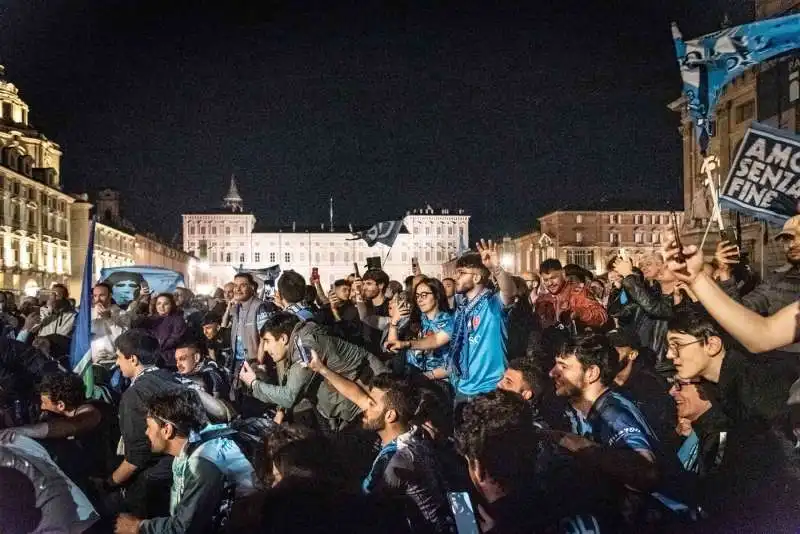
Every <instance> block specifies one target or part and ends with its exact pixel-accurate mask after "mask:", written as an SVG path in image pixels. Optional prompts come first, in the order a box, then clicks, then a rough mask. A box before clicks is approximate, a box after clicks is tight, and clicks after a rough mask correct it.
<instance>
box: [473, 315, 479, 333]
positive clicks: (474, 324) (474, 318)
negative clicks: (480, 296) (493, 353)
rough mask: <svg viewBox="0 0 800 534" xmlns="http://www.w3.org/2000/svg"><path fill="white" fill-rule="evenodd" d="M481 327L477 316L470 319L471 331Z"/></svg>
mask: <svg viewBox="0 0 800 534" xmlns="http://www.w3.org/2000/svg"><path fill="white" fill-rule="evenodd" d="M480 325H481V318H480V317H478V316H477V315H476V316H475V317H473V318H472V329H473V330H477V329H478V327H479V326H480Z"/></svg>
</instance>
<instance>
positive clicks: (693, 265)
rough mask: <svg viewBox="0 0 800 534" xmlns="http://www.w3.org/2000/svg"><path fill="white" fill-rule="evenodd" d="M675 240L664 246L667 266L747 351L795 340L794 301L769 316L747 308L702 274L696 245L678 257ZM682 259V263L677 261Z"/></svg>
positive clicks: (797, 311) (798, 309)
mask: <svg viewBox="0 0 800 534" xmlns="http://www.w3.org/2000/svg"><path fill="white" fill-rule="evenodd" d="M678 256H679V254H678V247H677V246H676V245H675V241H674V239H671V240H670V241H669V242H668V243H667V244H666V245H665V246H664V257H665V258H666V259H667V267H668V268H669V269H670V270H671V271H672V272H673V273H675V276H676V277H677V278H678V279H679V280H682V281H684V282H686V284H687V285H688V286H689V287H690V288H691V289H692V291H694V293H695V295H697V298H698V300H699V301H700V303H701V304H702V305H703V306H704V307H705V309H706V310H707V311H708V313H710V314H711V316H712V317H714V319H716V320H717V322H718V323H719V324H720V326H722V328H724V329H725V330H726V331H727V332H728V333H729V334H731V335H732V336H733V337H734V338H736V339H737V340H738V341H739V342H740V343H741V344H742V345H744V346H745V347H746V348H747V350H749V351H750V352H766V351H768V350H774V349H779V348H781V347H785V346H786V345H790V344H792V343H794V342H795V341H797V338H798V335H797V334H798V332H797V330H798V328H797V326H798V314H800V306H798V303H797V302H794V303H792V304H790V305H788V306H786V307H785V308H783V309H782V310H779V311H778V312H777V313H775V314H773V315H770V316H769V317H762V316H761V315H759V314H758V313H756V312H754V311H752V310H749V309H747V308H746V307H744V306H742V305H741V304H739V303H738V302H736V301H735V300H733V299H732V298H730V297H729V296H728V295H727V294H726V293H725V291H723V290H722V288H720V287H719V286H718V285H717V284H716V283H715V282H714V281H713V280H712V279H711V278H709V277H708V276H707V275H706V274H705V273H703V272H702V271H703V254H702V252H701V251H699V250H698V249H697V247H696V246H694V245H691V246H688V247H684V248H683V258H679V257H678ZM679 260H684V261H679Z"/></svg>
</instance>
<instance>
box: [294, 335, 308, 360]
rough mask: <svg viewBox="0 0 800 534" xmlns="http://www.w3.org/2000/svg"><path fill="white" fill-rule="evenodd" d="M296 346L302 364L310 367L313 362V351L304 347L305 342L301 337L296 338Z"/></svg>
mask: <svg viewBox="0 0 800 534" xmlns="http://www.w3.org/2000/svg"><path fill="white" fill-rule="evenodd" d="M294 346H295V347H297V352H298V354H299V355H300V362H301V363H303V364H305V365H308V362H310V361H311V351H309V350H308V348H307V347H306V346H305V345H303V341H302V340H301V339H300V337H297V338H295V340H294Z"/></svg>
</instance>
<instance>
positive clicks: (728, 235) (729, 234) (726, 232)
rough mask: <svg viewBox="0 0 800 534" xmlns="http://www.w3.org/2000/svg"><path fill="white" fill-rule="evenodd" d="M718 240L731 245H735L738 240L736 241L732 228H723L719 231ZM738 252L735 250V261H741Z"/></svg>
mask: <svg viewBox="0 0 800 534" xmlns="http://www.w3.org/2000/svg"><path fill="white" fill-rule="evenodd" d="M719 238H720V240H722V241H727V242H728V243H730V244H731V245H736V244H737V243H738V240H737V239H736V232H735V231H734V230H733V228H723V229H722V230H720V231H719ZM738 252H739V251H738V250H737V254H736V259H737V260H738V259H741V257H740V255H739V253H738Z"/></svg>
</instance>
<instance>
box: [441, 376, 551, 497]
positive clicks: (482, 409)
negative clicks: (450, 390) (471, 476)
mask: <svg viewBox="0 0 800 534" xmlns="http://www.w3.org/2000/svg"><path fill="white" fill-rule="evenodd" d="M532 420H533V414H532V412H531V407H530V405H529V404H528V403H526V402H525V401H524V400H522V398H520V397H519V396H518V395H515V394H513V393H510V392H507V391H501V390H497V391H492V392H490V393H486V394H484V395H481V396H479V397H477V398H476V399H475V400H474V401H473V402H471V403H469V404H467V405H465V407H464V409H463V411H462V413H461V424H460V425H459V426H458V428H457V429H456V433H455V438H456V443H457V446H458V450H459V452H460V453H461V454H462V455H463V456H465V457H466V458H467V459H468V460H470V461H477V462H480V465H481V467H482V469H483V470H484V471H485V472H486V473H487V475H488V476H489V477H491V478H492V479H493V480H494V481H496V482H497V483H498V484H500V485H501V486H502V487H503V488H505V489H511V488H517V487H519V486H521V485H523V484H524V483H526V481H529V480H531V477H533V473H534V472H535V469H536V459H537V451H538V442H539V437H538V436H537V434H536V431H535V429H534V427H533V424H532Z"/></svg>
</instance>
